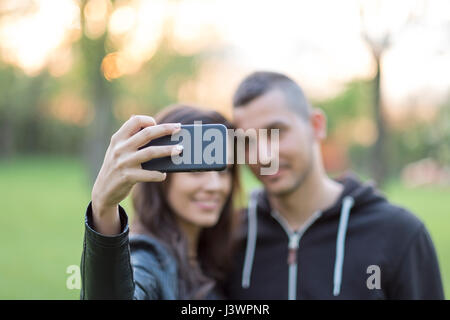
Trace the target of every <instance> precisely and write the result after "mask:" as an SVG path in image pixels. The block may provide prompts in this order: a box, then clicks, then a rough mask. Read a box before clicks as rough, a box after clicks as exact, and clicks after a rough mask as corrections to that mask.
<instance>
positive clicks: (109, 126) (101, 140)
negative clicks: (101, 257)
mask: <svg viewBox="0 0 450 320" xmlns="http://www.w3.org/2000/svg"><path fill="white" fill-rule="evenodd" d="M88 4H89V0H83V1H82V3H81V26H82V30H83V32H82V38H81V44H80V45H81V53H82V59H83V64H84V66H83V73H84V77H83V78H84V81H85V83H84V84H85V88H86V89H87V95H88V96H89V98H90V101H91V103H92V107H93V109H94V110H93V111H94V112H93V114H94V118H93V120H92V121H91V124H90V126H89V128H88V132H87V135H86V143H85V155H86V159H87V164H88V171H89V176H90V179H91V181H92V182H93V181H94V180H95V178H96V176H97V174H98V171H99V169H100V166H101V164H102V162H103V157H104V155H105V151H106V148H107V146H108V144H109V139H110V137H111V135H112V133H113V130H114V128H115V118H114V115H113V100H114V84H113V83H111V82H109V81H108V80H106V79H105V77H104V76H103V74H102V72H101V65H102V61H103V58H104V57H105V55H106V53H107V52H106V45H105V42H106V40H107V33H106V32H105V31H104V32H101V33H100V34H99V35H97V36H91V37H89V36H88V33H89V32H88V31H87V30H86V28H87V26H88V24H87V23H88V22H87V21H86V12H87V11H88V10H86V7H87V5H88ZM104 18H105V19H106V21H107V19H108V17H107V16H106V17H104ZM106 21H105V22H104V23H105V24H106Z"/></svg>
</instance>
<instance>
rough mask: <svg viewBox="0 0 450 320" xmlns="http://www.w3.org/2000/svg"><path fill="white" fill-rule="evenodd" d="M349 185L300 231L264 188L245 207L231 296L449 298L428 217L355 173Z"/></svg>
mask: <svg viewBox="0 0 450 320" xmlns="http://www.w3.org/2000/svg"><path fill="white" fill-rule="evenodd" d="M337 181H338V182H340V183H342V184H343V185H344V190H343V192H342V194H341V196H340V197H339V199H338V200H337V201H336V203H335V204H334V205H332V206H331V207H330V208H328V209H326V210H324V211H323V212H320V211H318V212H316V213H315V214H314V215H313V216H312V217H311V218H310V219H309V220H308V221H307V222H306V223H305V224H304V225H303V226H302V227H301V228H300V229H299V230H297V231H296V232H292V231H290V229H289V228H288V227H287V224H286V221H285V220H284V219H283V218H282V217H281V216H280V215H279V214H278V213H277V212H275V211H274V210H272V208H271V207H270V204H269V201H268V198H267V194H266V193H265V192H264V191H263V190H256V192H253V193H252V194H251V196H250V201H249V208H248V209H247V210H246V211H245V212H244V216H243V220H244V223H243V229H242V232H241V233H240V234H239V236H238V239H237V253H236V261H235V266H234V270H233V272H231V273H230V276H229V279H228V282H227V283H226V285H225V286H226V289H225V290H226V292H227V295H228V297H229V298H231V299H444V293H443V288H442V281H441V276H440V271H439V265H438V261H437V257H436V252H435V249H434V246H433V243H432V240H431V238H430V235H429V233H428V232H427V230H426V228H425V226H424V224H423V223H422V222H421V221H420V220H419V219H418V218H417V217H416V216H414V215H413V214H411V213H410V212H408V211H407V210H405V209H403V208H401V207H398V206H395V205H392V204H390V203H389V202H388V201H387V200H386V199H385V198H384V197H383V196H382V195H381V194H380V193H379V192H378V191H377V190H375V188H374V187H373V186H372V185H371V184H367V183H366V184H363V183H361V182H360V181H359V180H358V179H357V178H356V176H354V175H353V174H347V175H346V176H345V177H343V178H340V179H338V180H337Z"/></svg>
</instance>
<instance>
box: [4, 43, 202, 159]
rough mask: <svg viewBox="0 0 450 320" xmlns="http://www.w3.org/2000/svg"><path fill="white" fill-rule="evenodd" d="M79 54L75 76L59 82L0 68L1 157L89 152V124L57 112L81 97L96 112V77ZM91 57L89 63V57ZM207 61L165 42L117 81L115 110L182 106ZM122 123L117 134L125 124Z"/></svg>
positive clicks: (114, 83)
mask: <svg viewBox="0 0 450 320" xmlns="http://www.w3.org/2000/svg"><path fill="white" fill-rule="evenodd" d="M74 50H75V56H76V57H77V59H76V61H75V63H74V66H73V68H72V70H71V71H70V72H69V73H67V74H65V75H64V76H62V77H58V78H54V77H51V76H49V75H48V73H47V72H46V71H45V70H44V71H43V72H41V73H40V74H39V75H37V76H28V75H26V74H24V73H23V72H22V71H21V70H19V69H17V68H14V67H12V66H9V65H5V64H1V62H0V133H1V135H0V150H1V151H0V156H4V157H5V156H11V155H13V154H29V153H53V154H72V155H76V154H77V155H78V154H80V152H81V151H82V150H83V143H84V138H85V136H86V130H87V127H86V125H87V124H86V123H71V122H70V121H65V120H67V119H58V117H55V116H54V114H52V112H51V107H52V104H54V103H57V101H58V100H57V99H58V98H59V97H64V95H70V96H75V97H79V98H80V99H81V101H85V102H86V104H87V108H88V111H90V112H91V111H92V108H90V107H91V106H92V103H93V102H92V101H91V100H90V90H91V89H92V88H90V87H89V83H90V82H89V81H87V79H88V77H92V72H89V71H87V69H86V62H85V61H84V60H85V59H83V55H81V50H82V46H80V45H79V44H76V45H75V46H74ZM86 56H87V59H88V57H89V53H87V55H86ZM201 59H202V56H201V55H180V54H178V53H176V52H175V51H174V50H172V49H171V47H170V41H169V40H168V39H165V40H163V41H161V43H160V46H159V48H158V49H157V51H156V53H155V55H154V56H153V57H152V59H151V60H150V61H149V62H148V63H147V64H146V65H144V67H143V69H142V70H140V71H139V73H138V74H135V75H129V76H124V77H122V78H119V79H116V80H112V83H110V85H112V86H113V89H114V101H113V108H115V107H116V105H117V103H118V102H120V101H126V102H127V103H131V104H133V105H137V106H139V107H140V109H139V111H140V112H145V113H148V114H154V113H155V112H157V111H158V110H160V109H162V108H163V107H164V106H167V105H169V104H171V103H175V102H177V100H178V98H177V95H178V89H179V87H180V86H181V85H182V84H183V83H184V81H186V80H188V79H191V78H192V77H195V75H196V70H198V63H200V61H201ZM94 71H95V72H99V69H97V68H96V70H94ZM125 107H126V106H125ZM130 110H131V109H130ZM123 113H126V110H125V112H123ZM130 115H131V114H130ZM69 120H70V119H69ZM116 120H117V123H116V124H115V125H114V126H115V127H116V128H117V127H118V125H119V124H120V123H121V122H123V121H124V119H116Z"/></svg>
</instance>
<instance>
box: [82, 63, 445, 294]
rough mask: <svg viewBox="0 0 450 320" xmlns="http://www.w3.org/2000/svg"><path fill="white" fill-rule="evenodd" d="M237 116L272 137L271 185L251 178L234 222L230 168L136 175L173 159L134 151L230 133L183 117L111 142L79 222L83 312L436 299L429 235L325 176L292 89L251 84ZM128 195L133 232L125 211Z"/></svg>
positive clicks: (352, 186)
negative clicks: (223, 302) (258, 186)
mask: <svg viewBox="0 0 450 320" xmlns="http://www.w3.org/2000/svg"><path fill="white" fill-rule="evenodd" d="M233 105H234V126H235V127H236V128H242V129H244V130H247V129H250V128H254V129H268V130H269V131H270V129H279V171H278V173H276V174H274V175H261V174H260V169H261V166H262V165H261V164H259V163H257V164H252V165H249V166H250V169H251V171H252V172H253V173H254V174H255V175H256V177H257V178H258V179H259V180H260V181H261V182H262V184H263V186H264V189H263V190H256V191H254V192H253V193H252V194H251V195H250V200H249V204H248V209H246V210H244V211H243V212H239V213H235V212H234V211H233V204H234V203H236V201H237V199H236V196H239V176H238V172H237V166H236V165H229V166H228V168H227V169H226V170H224V171H219V172H218V171H209V172H182V173H171V174H167V176H166V174H163V173H160V172H156V171H146V170H143V169H141V167H140V164H141V163H142V162H145V161H147V160H149V159H152V158H158V157H163V156H168V155H173V154H177V153H180V152H181V150H178V149H177V148H176V146H154V147H148V148H145V149H141V150H138V149H139V147H140V146H143V145H145V144H146V143H147V142H148V141H150V140H152V139H155V138H157V137H160V136H163V135H168V134H173V133H175V132H177V130H179V128H180V124H192V123H193V122H194V121H198V120H201V121H202V123H204V124H208V123H221V124H224V125H225V126H226V127H227V128H233V125H232V124H231V123H229V122H228V121H227V120H226V119H225V118H223V117H222V116H221V115H220V114H218V113H216V112H212V111H201V110H198V109H196V108H192V107H188V106H176V107H173V108H169V109H166V110H164V111H163V112H162V113H160V114H159V115H158V116H156V121H155V120H154V119H153V118H151V117H148V116H134V117H132V118H130V119H129V120H128V121H126V122H125V123H124V124H123V125H122V127H121V128H120V129H119V130H118V131H117V132H116V133H115V134H114V135H113V136H112V138H111V144H110V145H109V148H108V150H107V151H106V155H105V159H104V162H103V165H102V168H101V170H100V172H99V174H98V177H97V179H96V182H95V184H94V187H93V190H92V201H91V203H90V204H89V206H88V208H87V211H86V218H85V222H86V223H85V237H84V247H83V254H82V260H81V273H82V290H81V298H82V299H224V298H229V299H443V298H444V293H443V288H442V282H441V276H440V271H439V266H438V261H437V257H436V253H435V249H434V246H433V243H432V241H431V239H430V236H429V234H428V232H427V230H426V228H425V226H424V225H423V223H422V222H421V221H419V220H418V219H417V218H416V217H415V216H414V215H413V214H411V213H410V212H408V211H407V210H405V209H402V208H400V207H397V206H394V205H392V204H390V203H389V202H388V201H387V200H386V199H385V198H384V197H383V196H382V195H381V194H380V193H379V192H378V191H377V190H375V189H374V187H373V186H371V185H369V184H363V183H361V182H360V181H359V180H358V179H357V178H356V177H355V176H352V175H350V174H347V175H345V176H343V177H342V178H340V179H336V180H333V179H331V178H329V177H328V176H327V175H326V173H325V171H324V168H323V164H322V159H321V152H320V142H321V140H322V139H324V138H325V136H326V119H325V116H324V114H323V113H322V112H321V111H320V110H318V109H313V108H311V107H310V105H309V103H308V101H307V99H306V98H305V96H304V94H303V92H302V90H301V88H300V87H299V86H298V85H297V84H296V83H295V82H294V81H293V80H291V79H290V78H288V77H287V76H285V75H283V74H279V73H274V72H256V73H253V74H251V75H249V76H248V77H246V78H245V79H244V80H243V81H242V82H241V84H240V85H239V87H238V89H237V91H236V93H235V95H234V98H233ZM141 128H145V129H143V130H140V129H141ZM247 152H249V150H247ZM234 154H236V153H234ZM233 163H236V161H234V162H233ZM133 186H134V188H133V193H132V198H133V205H134V208H135V216H134V217H133V222H132V225H131V228H129V224H128V217H127V215H126V213H125V211H124V209H123V208H122V207H121V206H120V205H119V202H120V201H122V200H123V199H124V198H125V197H126V196H127V195H128V194H129V193H130V191H131V189H132V187H133ZM130 229H131V234H130V235H129V233H130Z"/></svg>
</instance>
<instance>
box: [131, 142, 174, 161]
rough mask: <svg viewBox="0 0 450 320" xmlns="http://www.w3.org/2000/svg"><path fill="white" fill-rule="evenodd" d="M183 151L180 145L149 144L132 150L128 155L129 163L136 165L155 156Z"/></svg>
mask: <svg viewBox="0 0 450 320" xmlns="http://www.w3.org/2000/svg"><path fill="white" fill-rule="evenodd" d="M181 151H183V146H181V145H170V146H151V147H146V148H143V149H141V150H139V151H137V152H134V153H133V154H132V155H131V157H130V164H132V165H136V164H141V163H143V162H146V161H149V160H151V159H155V158H162V157H168V156H172V155H178V154H180V153H181Z"/></svg>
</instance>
